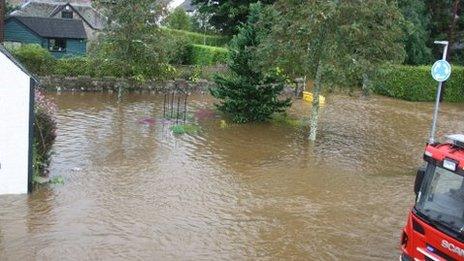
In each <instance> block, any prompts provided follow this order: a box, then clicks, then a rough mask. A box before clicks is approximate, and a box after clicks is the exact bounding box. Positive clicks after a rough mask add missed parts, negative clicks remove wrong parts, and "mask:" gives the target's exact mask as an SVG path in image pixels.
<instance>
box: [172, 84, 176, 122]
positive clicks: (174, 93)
mask: <svg viewBox="0 0 464 261" xmlns="http://www.w3.org/2000/svg"><path fill="white" fill-rule="evenodd" d="M175 95H176V92H175V91H174V92H172V96H171V120H172V117H173V114H172V113H173V111H174V96H175Z"/></svg>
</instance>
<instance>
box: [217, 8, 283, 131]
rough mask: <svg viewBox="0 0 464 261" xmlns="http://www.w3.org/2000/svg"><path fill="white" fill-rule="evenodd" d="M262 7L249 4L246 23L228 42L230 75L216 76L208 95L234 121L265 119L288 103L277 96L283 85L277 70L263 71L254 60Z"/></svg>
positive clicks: (260, 34)
mask: <svg viewBox="0 0 464 261" xmlns="http://www.w3.org/2000/svg"><path fill="white" fill-rule="evenodd" d="M262 10H263V6H262V5H261V4H260V3H257V4H253V5H251V6H250V15H249V17H248V21H247V23H246V24H244V25H243V26H242V27H241V28H240V29H239V33H238V35H236V36H235V37H234V39H233V40H232V42H231V44H230V56H229V60H228V67H229V70H230V74H228V75H221V76H217V77H216V79H215V81H216V84H217V87H216V88H214V89H211V94H212V95H213V96H214V97H216V98H218V99H219V100H220V103H219V104H217V105H216V106H217V107H218V109H219V110H221V111H222V112H224V113H226V114H228V115H230V116H231V117H232V120H233V121H234V122H236V123H246V122H262V121H266V120H268V119H270V118H271V117H272V114H274V113H276V112H283V111H284V110H285V108H286V107H288V106H290V100H289V99H286V100H281V99H279V97H278V96H279V94H280V93H281V92H282V90H283V88H284V85H285V81H284V78H283V77H282V76H281V75H280V74H279V71H278V70H277V69H276V70H274V71H272V72H265V71H263V70H261V69H260V68H258V66H256V63H255V61H256V59H255V58H256V49H257V47H258V45H259V43H260V39H261V38H262V35H263V32H262V31H259V30H258V26H257V24H258V22H259V20H260V17H261V13H262ZM260 30H264V29H263V28H260Z"/></svg>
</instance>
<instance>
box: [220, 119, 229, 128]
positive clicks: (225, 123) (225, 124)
mask: <svg viewBox="0 0 464 261" xmlns="http://www.w3.org/2000/svg"><path fill="white" fill-rule="evenodd" d="M220 126H221V129H225V128H227V127H228V126H229V125H228V124H227V122H226V121H225V120H221V123H220Z"/></svg>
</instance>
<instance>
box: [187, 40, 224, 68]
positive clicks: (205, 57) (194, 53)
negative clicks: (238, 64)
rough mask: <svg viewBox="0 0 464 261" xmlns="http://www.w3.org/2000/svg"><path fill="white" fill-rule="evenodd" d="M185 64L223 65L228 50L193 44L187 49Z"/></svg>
mask: <svg viewBox="0 0 464 261" xmlns="http://www.w3.org/2000/svg"><path fill="white" fill-rule="evenodd" d="M187 53H188V54H187V59H186V61H187V64H191V65H215V64H220V63H225V62H226V60H227V55H228V50H227V49H225V48H221V47H213V46H207V45H197V44H193V45H190V46H189V47H188V52H187Z"/></svg>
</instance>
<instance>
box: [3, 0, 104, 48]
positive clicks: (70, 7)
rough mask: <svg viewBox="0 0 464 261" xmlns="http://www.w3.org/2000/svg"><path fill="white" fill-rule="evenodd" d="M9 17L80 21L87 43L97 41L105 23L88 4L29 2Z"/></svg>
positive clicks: (32, 0)
mask: <svg viewBox="0 0 464 261" xmlns="http://www.w3.org/2000/svg"><path fill="white" fill-rule="evenodd" d="M9 16H15V17H17V16H22V17H43V18H63V19H74V20H81V21H82V22H83V25H84V29H85V32H86V34H87V39H88V40H89V41H93V40H95V39H97V37H98V34H99V33H100V32H101V31H102V30H103V29H104V27H105V23H106V18H105V17H104V16H103V15H102V14H101V13H100V12H98V11H97V10H96V9H95V8H93V7H92V6H91V4H90V2H88V3H87V4H86V3H82V2H81V3H76V2H70V1H66V2H65V1H50V0H48V1H47V0H29V1H27V2H26V3H25V4H23V5H22V6H21V7H20V8H19V9H18V10H16V11H14V12H12V13H11V14H9Z"/></svg>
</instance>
